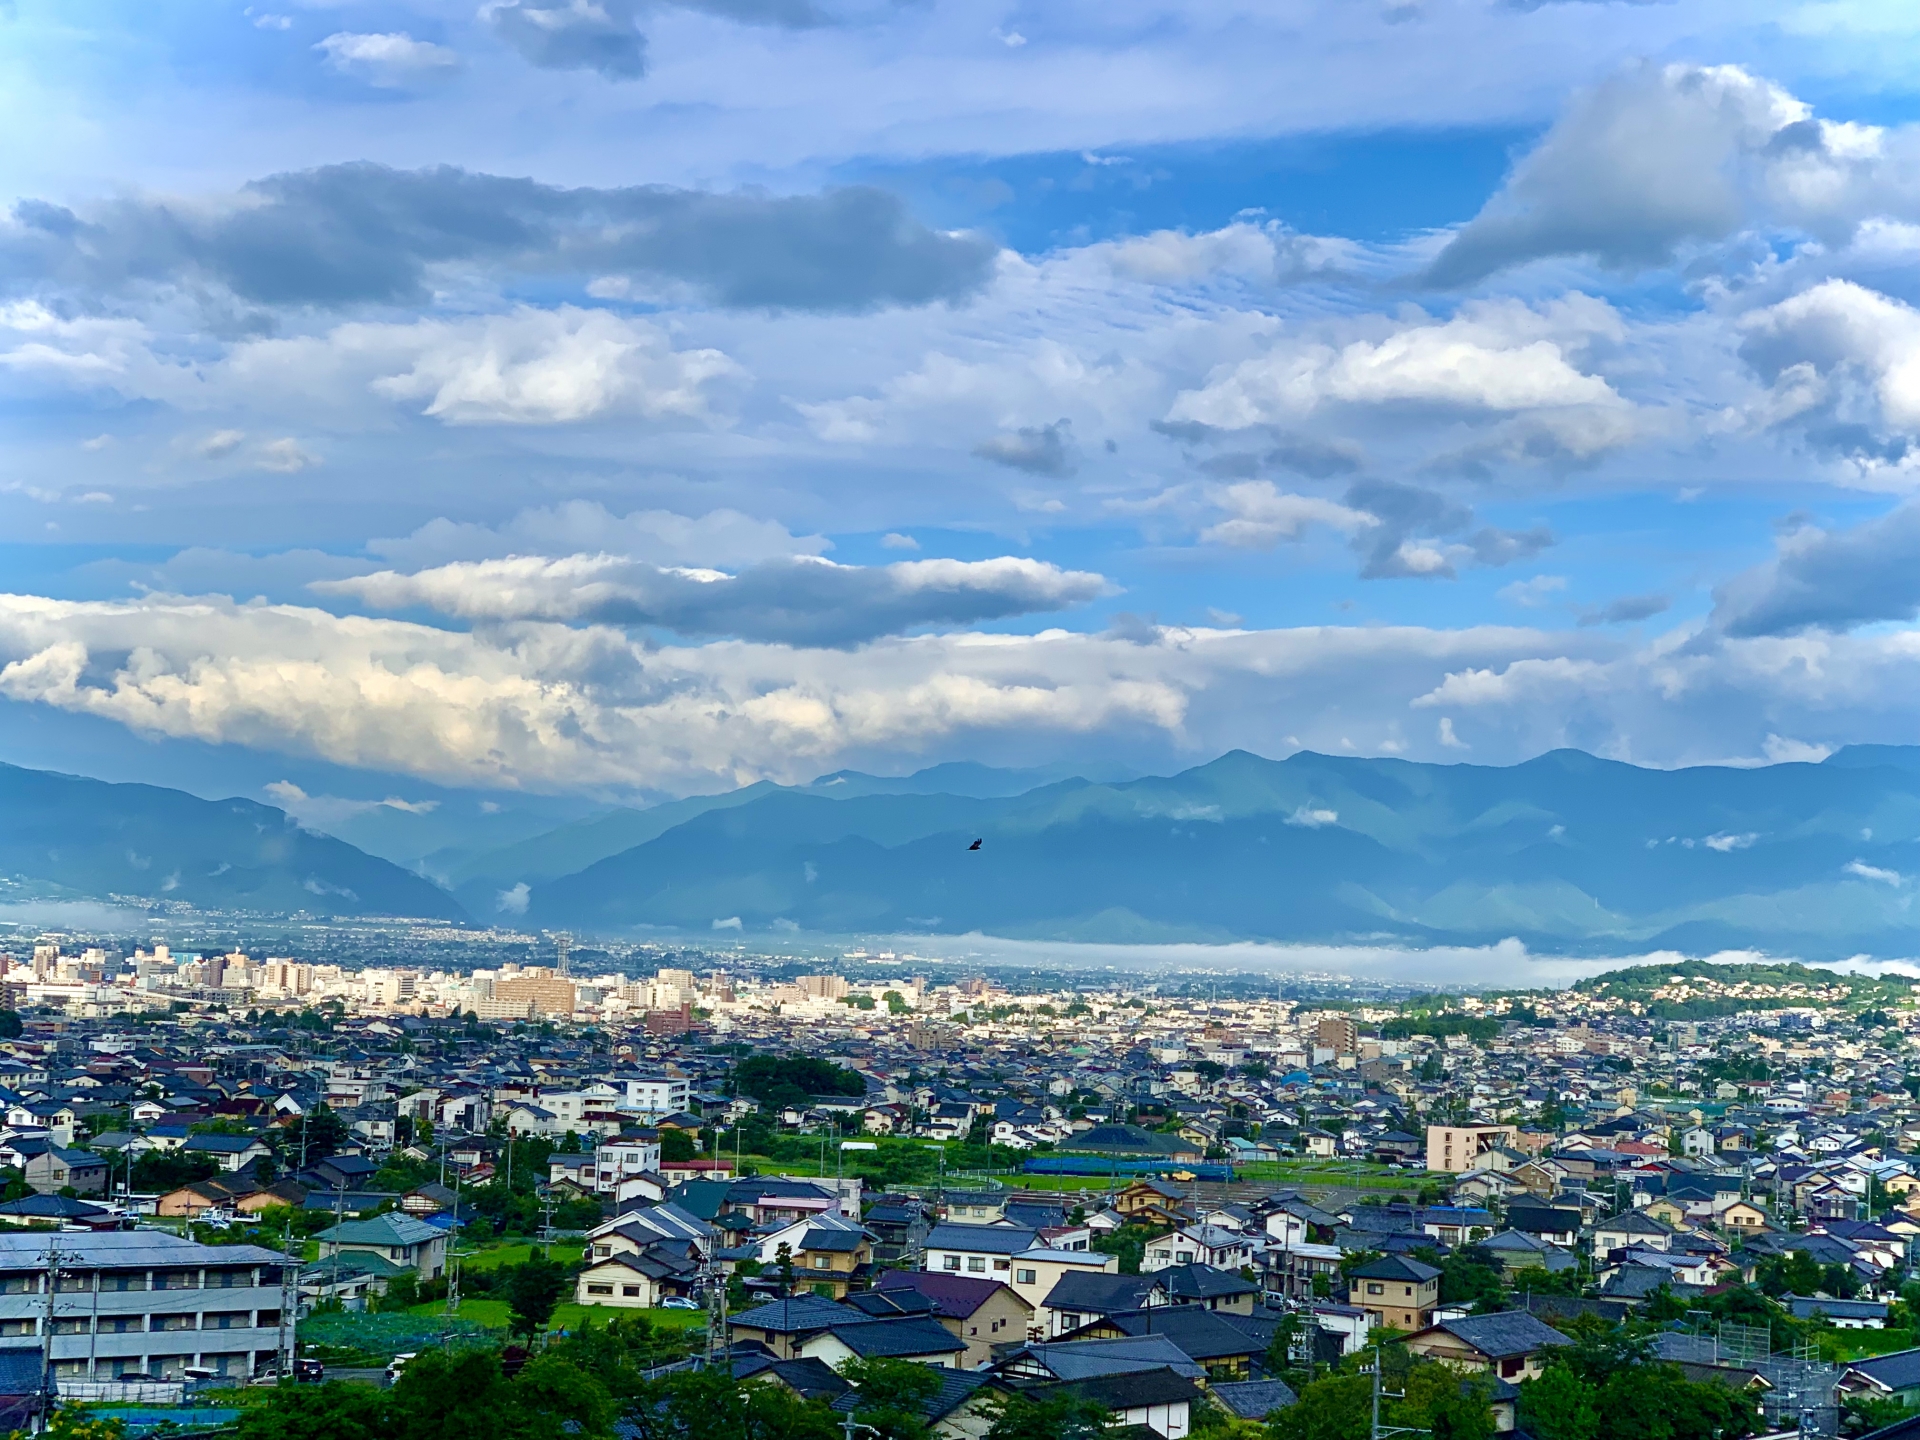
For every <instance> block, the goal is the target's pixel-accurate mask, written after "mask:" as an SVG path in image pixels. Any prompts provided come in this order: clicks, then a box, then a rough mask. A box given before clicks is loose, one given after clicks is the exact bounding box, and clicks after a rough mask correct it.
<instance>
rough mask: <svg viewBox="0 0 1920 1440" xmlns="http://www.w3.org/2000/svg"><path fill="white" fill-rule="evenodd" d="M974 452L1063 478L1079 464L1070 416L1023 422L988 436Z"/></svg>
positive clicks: (1005, 463)
mask: <svg viewBox="0 0 1920 1440" xmlns="http://www.w3.org/2000/svg"><path fill="white" fill-rule="evenodd" d="M973 453H974V454H976V455H978V456H979V457H980V458H981V459H982V460H991V461H993V463H994V464H996V465H1005V466H1008V467H1010V468H1011V469H1014V470H1024V471H1026V472H1027V473H1028V474H1029V475H1051V476H1053V477H1055V478H1061V477H1064V476H1067V475H1071V474H1073V472H1074V471H1075V470H1077V469H1079V468H1080V462H1079V459H1078V457H1077V456H1076V454H1075V451H1074V445H1073V425H1072V422H1070V421H1067V420H1056V421H1054V422H1053V423H1052V424H1051V425H1028V426H1023V427H1022V428H1020V429H1018V430H1008V431H1004V432H1002V433H1001V434H999V435H993V436H989V437H988V438H987V439H985V440H982V441H981V442H980V443H979V444H978V445H976V446H974V447H973Z"/></svg>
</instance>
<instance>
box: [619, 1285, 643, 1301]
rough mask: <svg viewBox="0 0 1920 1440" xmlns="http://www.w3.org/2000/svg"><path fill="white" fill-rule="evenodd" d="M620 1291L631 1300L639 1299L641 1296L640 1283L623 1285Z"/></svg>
mask: <svg viewBox="0 0 1920 1440" xmlns="http://www.w3.org/2000/svg"><path fill="white" fill-rule="evenodd" d="M620 1293H621V1294H622V1295H624V1296H626V1297H627V1299H629V1300H638V1299H639V1298H640V1287H639V1286H638V1285H622V1286H621V1287H620Z"/></svg>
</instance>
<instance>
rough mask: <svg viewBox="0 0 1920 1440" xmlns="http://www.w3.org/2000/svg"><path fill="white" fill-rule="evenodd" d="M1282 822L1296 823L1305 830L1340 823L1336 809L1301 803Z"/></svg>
mask: <svg viewBox="0 0 1920 1440" xmlns="http://www.w3.org/2000/svg"><path fill="white" fill-rule="evenodd" d="M1282 823H1283V824H1287V825H1298V826H1301V827H1302V828H1304V829H1307V830H1318V829H1321V828H1322V827H1324V826H1327V825H1338V824H1339V823H1340V812H1339V811H1338V810H1327V809H1322V808H1319V807H1316V806H1312V805H1302V806H1300V807H1299V808H1298V809H1296V810H1295V811H1294V812H1293V813H1292V814H1291V815H1289V816H1287V818H1286V819H1285V820H1284V821H1283V822H1282Z"/></svg>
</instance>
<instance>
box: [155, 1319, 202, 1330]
mask: <svg viewBox="0 0 1920 1440" xmlns="http://www.w3.org/2000/svg"><path fill="white" fill-rule="evenodd" d="M197 1318H198V1317H197V1316H194V1315H155V1316H154V1317H153V1325H152V1327H151V1328H153V1329H155V1330H192V1329H194V1328H196V1327H195V1326H194V1323H193V1322H194V1321H195V1320H196V1319H197Z"/></svg>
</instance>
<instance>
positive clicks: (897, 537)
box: [880, 531, 920, 550]
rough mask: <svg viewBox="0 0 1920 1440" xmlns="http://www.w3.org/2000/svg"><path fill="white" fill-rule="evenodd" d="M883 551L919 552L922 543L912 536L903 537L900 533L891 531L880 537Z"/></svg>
mask: <svg viewBox="0 0 1920 1440" xmlns="http://www.w3.org/2000/svg"><path fill="white" fill-rule="evenodd" d="M880 548H881V549H882V550H918V549H919V548H920V542H919V541H918V540H916V539H914V538H913V537H912V536H911V535H902V534H900V533H899V532H898V531H889V532H887V533H886V534H885V535H882V536H881V537H880Z"/></svg>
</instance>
